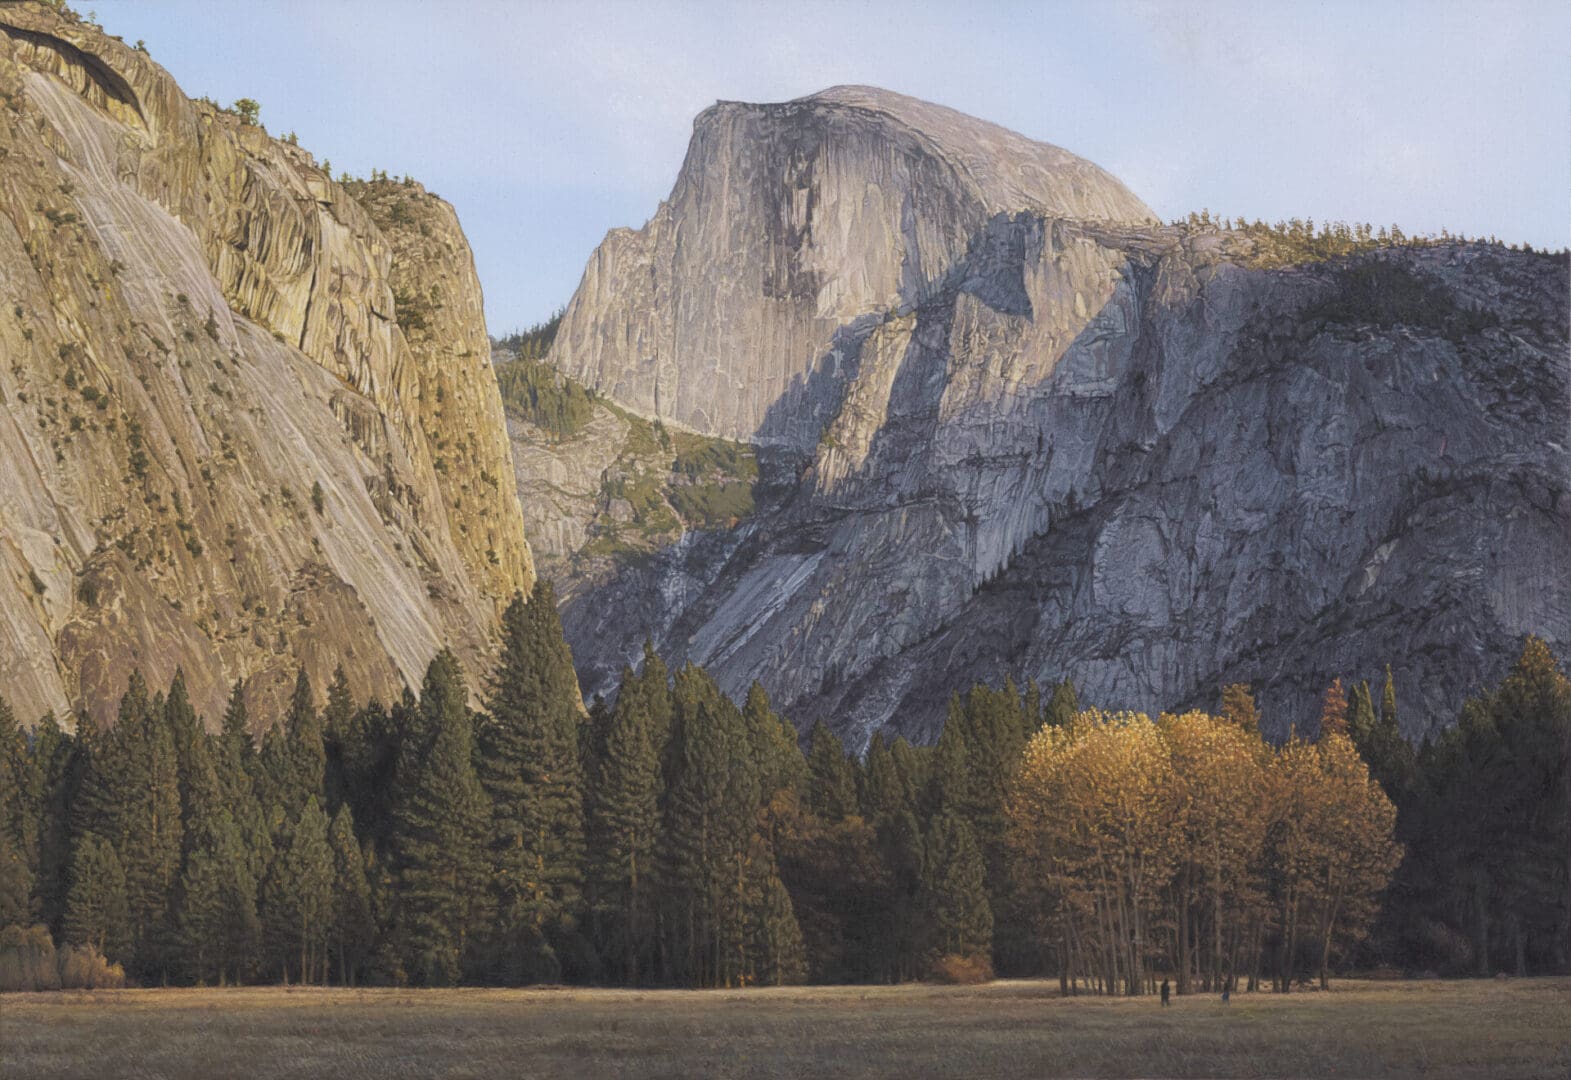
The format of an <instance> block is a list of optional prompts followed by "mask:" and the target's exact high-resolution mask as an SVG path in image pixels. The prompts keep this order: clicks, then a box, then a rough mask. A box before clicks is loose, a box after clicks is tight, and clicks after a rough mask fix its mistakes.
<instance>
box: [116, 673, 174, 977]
mask: <svg viewBox="0 0 1571 1080" xmlns="http://www.w3.org/2000/svg"><path fill="white" fill-rule="evenodd" d="M164 705H165V703H164V702H163V701H162V700H161V699H159V698H155V699H154V700H153V701H152V702H151V703H149V704H148V705H147V706H146V708H145V709H144V708H138V709H135V710H133V711H131V712H129V713H128V712H127V711H126V710H125V709H123V708H122V710H121V717H120V720H119V722H118V723H116V725H115V730H114V731H113V732H111V733H110V741H111V742H118V743H120V744H121V745H122V746H124V747H125V750H126V754H125V760H126V768H127V770H128V772H127V775H128V779H129V792H128V797H127V798H126V800H125V804H124V809H125V819H124V826H123V834H122V838H121V840H120V844H119V846H118V848H117V853H118V854H119V856H120V863H121V866H122V867H123V868H124V870H125V884H126V899H127V901H128V905H129V908H130V915H131V941H132V953H133V962H134V964H135V966H136V967H137V969H138V970H139V971H140V972H141V973H142V975H143V977H144V978H151V977H154V976H155V975H157V976H159V977H162V976H163V975H165V974H167V972H168V962H169V960H170V959H171V957H170V955H169V946H170V944H171V943H170V941H169V940H168V939H169V931H170V928H171V927H170V922H169V915H170V902H171V900H172V899H173V896H174V890H175V884H176V882H177V880H178V877H179V873H180V855H181V852H182V849H183V839H184V831H183V826H182V824H181V805H180V768H179V759H178V756H177V754H176V749H175V740H174V733H173V731H172V730H171V728H170V726H169V723H168V720H167V715H166V712H165V708H164Z"/></svg>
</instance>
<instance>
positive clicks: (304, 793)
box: [278, 667, 327, 814]
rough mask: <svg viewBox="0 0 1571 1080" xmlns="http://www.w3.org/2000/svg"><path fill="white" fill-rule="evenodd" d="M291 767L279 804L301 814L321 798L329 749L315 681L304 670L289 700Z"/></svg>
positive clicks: (286, 720)
mask: <svg viewBox="0 0 1571 1080" xmlns="http://www.w3.org/2000/svg"><path fill="white" fill-rule="evenodd" d="M284 737H285V747H286V749H287V751H288V753H287V762H288V763H287V765H286V766H285V773H284V778H283V782H282V783H281V784H280V786H279V792H278V795H279V800H280V804H281V805H282V806H283V807H284V809H285V811H286V812H287V813H290V814H294V813H297V812H298V809H299V808H300V807H302V806H304V805H305V803H306V800H308V799H311V798H321V797H322V791H323V786H324V780H325V779H326V773H327V748H326V745H325V743H324V742H323V739H322V717H321V715H320V714H319V713H317V711H316V703H315V700H314V697H313V695H312V693H311V680H310V678H308V677H307V676H306V673H305V668H303V667H302V668H301V669H300V672H299V674H298V675H296V677H295V689H294V693H293V694H291V695H290V697H289V713H288V715H287V716H286V717H285V718H284Z"/></svg>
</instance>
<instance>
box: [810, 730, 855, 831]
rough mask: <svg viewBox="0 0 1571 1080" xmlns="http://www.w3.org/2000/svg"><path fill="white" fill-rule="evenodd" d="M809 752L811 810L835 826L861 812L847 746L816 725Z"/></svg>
mask: <svg viewBox="0 0 1571 1080" xmlns="http://www.w3.org/2000/svg"><path fill="white" fill-rule="evenodd" d="M809 740H810V744H809V745H810V748H809V750H808V752H807V805H808V808H809V809H811V810H812V811H813V813H815V814H817V815H818V816H819V817H821V818H823V819H824V820H825V821H827V822H830V823H831V824H832V823H834V822H837V821H843V820H845V819H846V818H847V817H850V816H851V815H852V814H855V813H856V812H857V810H858V806H857V795H856V767H855V766H854V765H853V764H852V763H851V760H850V759H849V758H847V757H846V753H845V744H844V743H842V742H841V741H840V737H839V736H838V735H836V734H835V733H834V732H832V731H830V730H829V728H827V727H825V726H824V722H823V721H822V720H820V721H818V722H817V723H815V724H814V725H813V731H812V734H811V735H810V736H809Z"/></svg>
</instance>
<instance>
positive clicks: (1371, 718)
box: [1345, 682, 1376, 747]
mask: <svg viewBox="0 0 1571 1080" xmlns="http://www.w3.org/2000/svg"><path fill="white" fill-rule="evenodd" d="M1346 716H1347V727H1346V729H1345V733H1346V734H1347V736H1348V737H1349V738H1350V739H1352V740H1353V745H1355V746H1360V747H1362V746H1367V745H1369V743H1370V742H1371V741H1372V740H1373V739H1374V738H1375V724H1376V720H1375V703H1374V701H1373V700H1372V699H1371V697H1370V694H1369V683H1368V682H1361V683H1358V684H1356V685H1355V686H1354V687H1353V693H1352V696H1351V697H1349V698H1348V701H1347V714H1346Z"/></svg>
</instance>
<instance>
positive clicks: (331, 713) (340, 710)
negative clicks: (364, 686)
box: [322, 664, 355, 812]
mask: <svg viewBox="0 0 1571 1080" xmlns="http://www.w3.org/2000/svg"><path fill="white" fill-rule="evenodd" d="M354 722H355V699H354V695H353V694H352V693H351V692H350V690H349V677H348V676H347V675H345V674H344V668H343V665H342V664H340V665H339V666H338V667H337V668H335V669H334V670H333V681H332V683H331V685H329V686H328V688H327V707H326V708H325V709H323V710H322V752H323V762H324V767H323V780H322V787H323V791H324V792H325V794H326V797H327V804H326V805H327V808H328V810H329V811H334V812H336V811H337V809H338V807H339V806H340V805H342V804H343V802H344V800H345V799H346V798H347V797H348V783H349V779H348V775H347V768H348V767H347V765H346V763H345V760H344V758H345V747H346V744H347V743H348V741H349V740H350V738H351V737H352V735H353V728H354Z"/></svg>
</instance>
